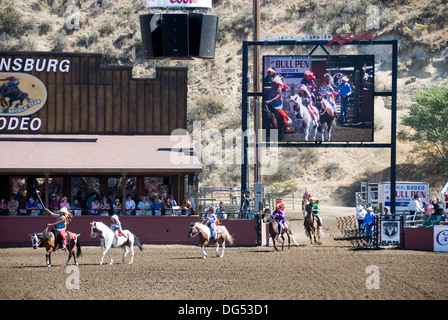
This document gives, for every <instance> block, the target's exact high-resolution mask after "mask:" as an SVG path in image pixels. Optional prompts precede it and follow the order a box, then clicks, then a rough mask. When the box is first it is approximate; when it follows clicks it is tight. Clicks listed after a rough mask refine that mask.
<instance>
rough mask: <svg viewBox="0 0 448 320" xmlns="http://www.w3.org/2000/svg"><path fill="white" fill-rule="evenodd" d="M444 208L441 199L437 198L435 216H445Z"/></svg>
mask: <svg viewBox="0 0 448 320" xmlns="http://www.w3.org/2000/svg"><path fill="white" fill-rule="evenodd" d="M443 213H444V208H443V203H442V201H440V198H439V197H436V203H435V204H434V214H436V215H443Z"/></svg>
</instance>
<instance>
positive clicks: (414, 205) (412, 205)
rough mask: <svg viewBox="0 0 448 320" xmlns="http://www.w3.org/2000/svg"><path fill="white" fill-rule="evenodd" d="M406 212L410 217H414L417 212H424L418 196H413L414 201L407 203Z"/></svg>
mask: <svg viewBox="0 0 448 320" xmlns="http://www.w3.org/2000/svg"><path fill="white" fill-rule="evenodd" d="M408 210H409V213H410V214H411V215H415V214H416V213H418V212H425V210H423V207H422V200H421V198H420V197H419V196H418V195H415V196H414V199H412V200H411V202H409V204H408Z"/></svg>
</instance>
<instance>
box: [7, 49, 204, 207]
mask: <svg viewBox="0 0 448 320" xmlns="http://www.w3.org/2000/svg"><path fill="white" fill-rule="evenodd" d="M187 71H188V69H187V68H171V67H170V68H168V67H166V68H157V70H156V76H155V78H151V79H136V78H133V77H132V67H129V66H103V65H102V55H101V54H97V53H49V52H0V197H4V198H5V200H6V202H7V201H8V200H9V197H11V196H14V197H17V198H18V200H20V204H21V206H20V208H24V205H25V202H26V200H27V198H29V197H30V196H32V195H33V193H34V192H35V190H36V189H37V190H40V191H42V192H43V194H45V199H43V200H44V202H45V203H46V205H47V206H48V203H49V197H50V195H51V194H53V193H56V194H59V195H64V196H68V197H69V200H70V201H73V200H74V199H76V198H77V197H78V196H80V195H81V194H82V196H87V194H85V193H87V192H89V191H88V190H87V189H88V188H89V186H88V185H89V183H90V184H95V186H91V187H92V188H91V189H92V190H91V191H96V192H98V193H100V194H103V195H107V194H108V193H110V192H114V193H117V192H119V194H115V195H114V196H115V197H120V198H121V199H122V200H123V201H124V199H125V197H126V195H127V194H128V193H131V194H132V195H133V196H134V197H135V196H137V195H138V194H145V193H146V192H149V191H151V190H152V191H159V192H160V191H165V192H166V193H168V194H173V195H174V198H175V199H176V200H177V202H178V203H179V202H181V201H182V199H183V197H184V195H185V192H186V191H188V190H189V188H190V187H191V189H192V191H195V194H196V197H197V185H196V188H194V185H193V186H192V182H193V181H196V184H197V180H198V179H192V177H196V178H197V175H198V174H199V173H200V172H201V170H202V169H201V165H200V163H199V161H198V159H197V157H196V155H195V154H194V151H193V149H192V146H191V143H190V141H189V138H188V136H187V135H185V133H186V131H185V129H186V119H187ZM179 129H180V130H179ZM175 130H177V131H176V132H174V133H173V131H175ZM92 181H93V182H92ZM188 181H189V182H190V184H189V183H188ZM151 183H152V184H153V185H151ZM84 188H85V189H84ZM192 193H193V192H192ZM196 203H197V202H196Z"/></svg>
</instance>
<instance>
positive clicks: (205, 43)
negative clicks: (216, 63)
mask: <svg viewBox="0 0 448 320" xmlns="http://www.w3.org/2000/svg"><path fill="white" fill-rule="evenodd" d="M188 24H189V55H190V56H192V57H197V58H204V59H213V58H214V57H215V48H216V36H217V34H218V16H216V15H212V14H202V13H190V14H189V21H188Z"/></svg>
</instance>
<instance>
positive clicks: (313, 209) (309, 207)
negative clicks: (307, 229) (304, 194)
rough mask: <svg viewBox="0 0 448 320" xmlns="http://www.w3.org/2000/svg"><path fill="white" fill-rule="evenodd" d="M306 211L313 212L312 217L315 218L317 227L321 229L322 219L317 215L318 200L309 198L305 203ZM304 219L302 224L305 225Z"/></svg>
mask: <svg viewBox="0 0 448 320" xmlns="http://www.w3.org/2000/svg"><path fill="white" fill-rule="evenodd" d="M306 212H308V214H310V213H313V214H314V217H315V218H316V220H317V227H318V228H319V229H322V219H321V218H320V216H319V200H317V199H316V200H314V199H313V198H310V202H309V204H308V205H307V208H306ZM308 214H307V215H306V217H307V216H308ZM306 217H305V221H306ZM305 221H304V222H303V225H304V226H305Z"/></svg>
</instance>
